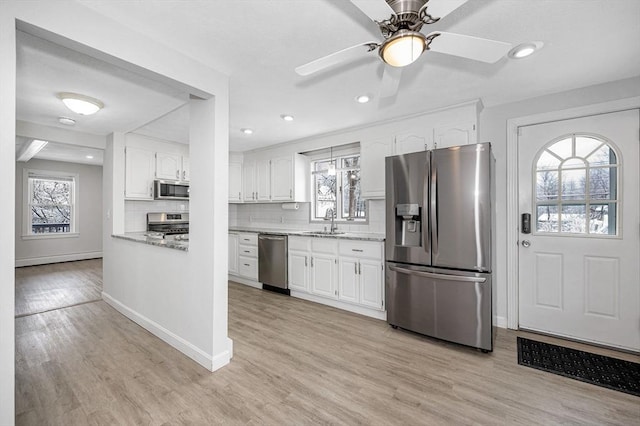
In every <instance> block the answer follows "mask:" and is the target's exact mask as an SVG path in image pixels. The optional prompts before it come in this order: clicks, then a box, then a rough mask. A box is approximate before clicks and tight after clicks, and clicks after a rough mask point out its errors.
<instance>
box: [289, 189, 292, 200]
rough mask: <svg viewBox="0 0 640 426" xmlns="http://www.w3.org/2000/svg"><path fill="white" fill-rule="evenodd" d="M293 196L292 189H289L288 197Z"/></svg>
mask: <svg viewBox="0 0 640 426" xmlns="http://www.w3.org/2000/svg"><path fill="white" fill-rule="evenodd" d="M291 198H293V189H290V190H289V199H291Z"/></svg>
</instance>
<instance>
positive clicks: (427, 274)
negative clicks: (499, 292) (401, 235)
mask: <svg viewBox="0 0 640 426" xmlns="http://www.w3.org/2000/svg"><path fill="white" fill-rule="evenodd" d="M389 269H390V270H392V271H394V272H399V273H401V274H407V275H416V276H418V277H425V278H436V279H438V280H444V281H464V282H471V283H483V282H486V281H487V279H486V278H480V277H465V276H461V275H446V274H438V273H435V272H426V271H414V270H412V269H406V268H399V267H397V266H389Z"/></svg>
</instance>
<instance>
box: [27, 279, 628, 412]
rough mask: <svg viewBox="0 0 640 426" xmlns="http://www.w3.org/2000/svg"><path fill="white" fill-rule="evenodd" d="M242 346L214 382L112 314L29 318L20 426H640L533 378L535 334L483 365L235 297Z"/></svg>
mask: <svg viewBox="0 0 640 426" xmlns="http://www.w3.org/2000/svg"><path fill="white" fill-rule="evenodd" d="M229 334H230V337H231V338H232V339H233V340H234V358H233V360H232V361H231V363H230V364H229V365H228V366H226V367H224V368H222V369H221V370H218V371H217V372H214V373H210V372H208V371H207V370H206V369H204V368H202V367H200V366H199V365H198V364H196V363H195V362H193V361H191V360H190V359H188V358H187V357H185V356H184V355H182V354H181V353H179V352H178V351H176V350H174V349H173V348H171V347H169V346H168V345H167V344H165V343H164V342H162V341H161V340H160V339H157V338H156V337H154V336H152V335H151V334H150V333H148V332H147V331H145V330H144V329H142V328H140V327H139V326H137V325H136V324H135V323H133V322H131V321H129V320H128V319H127V318H125V317H123V316H122V315H120V314H119V313H117V312H116V311H115V310H113V309H112V308H111V307H110V306H108V305H107V304H105V303H104V302H101V301H100V302H96V303H88V304H83V305H78V306H74V307H70V308H65V309H59V310H54V311H50V312H45V313H42V314H37V315H31V316H26V317H23V318H17V319H16V350H17V353H16V376H17V377H16V413H17V418H16V423H17V424H19V425H42V424H55V425H89V424H97V425H106V424H154V425H160V424H251V425H253V424H267V425H304V424H367V425H458V424H461V425H466V424H476V425H477V424H481V425H516V424H526V425H538V424H545V425H550V424H575V425H604V424H612V425H613V424H615V425H635V424H639V423H640V398H638V397H635V396H632V395H627V394H624V393H620V392H616V391H612V390H609V389H604V388H601V387H597V386H594V385H590V384H587V383H582V382H579V381H576V380H571V379H568V378H564V377H560V376H556V375H553V374H549V373H544V372H541V371H537V370H533V369H530V368H526V367H522V366H519V365H518V364H517V361H516V336H517V335H522V333H520V334H518V333H516V332H512V331H507V330H502V329H500V330H498V335H497V340H496V348H495V351H494V352H493V353H490V354H482V353H480V352H478V351H475V350H473V349H470V348H466V347H462V346H458V345H454V344H449V343H445V342H442V341H438V340H434V339H429V338H425V337H422V336H419V335H416V334H413V333H409V332H405V331H401V330H393V329H391V328H390V327H389V326H388V325H387V324H386V323H385V322H383V321H379V320H374V319H371V318H367V317H363V316H359V315H356V314H352V313H349V312H344V311H340V310H338V309H333V308H330V307H326V306H322V305H318V304H314V303H311V302H307V301H303V300H299V299H295V298H291V297H286V296H282V295H279V294H275V293H270V292H265V291H262V290H257V289H254V288H250V287H246V286H243V285H240V284H236V283H230V284H229ZM541 339H544V340H551V341H553V339H551V338H541ZM570 345H571V346H574V347H580V348H583V347H584V346H582V345H579V344H577V343H570ZM595 350H596V351H598V352H600V353H606V354H615V355H617V356H619V357H621V358H625V359H630V360H634V361H636V362H637V361H638V357H636V356H634V355H630V354H618V353H616V352H611V351H607V350H604V349H595Z"/></svg>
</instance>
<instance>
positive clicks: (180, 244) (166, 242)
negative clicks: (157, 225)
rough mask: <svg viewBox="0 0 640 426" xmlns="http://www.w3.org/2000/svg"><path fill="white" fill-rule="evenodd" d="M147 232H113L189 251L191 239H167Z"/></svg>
mask: <svg viewBox="0 0 640 426" xmlns="http://www.w3.org/2000/svg"><path fill="white" fill-rule="evenodd" d="M145 234H146V232H125V233H124V234H112V235H111V236H112V237H114V238H120V239H122V240H128V241H135V242H137V243H144V244H149V245H152V246H158V247H166V248H171V249H176V250H182V251H189V241H175V240H172V239H169V240H165V239H163V238H157V237H147V236H146V235H145Z"/></svg>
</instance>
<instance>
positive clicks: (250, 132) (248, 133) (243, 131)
mask: <svg viewBox="0 0 640 426" xmlns="http://www.w3.org/2000/svg"><path fill="white" fill-rule="evenodd" d="M240 130H241V131H242V133H244V134H245V135H252V134H253V130H251V129H248V128H247V129H240Z"/></svg>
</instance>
